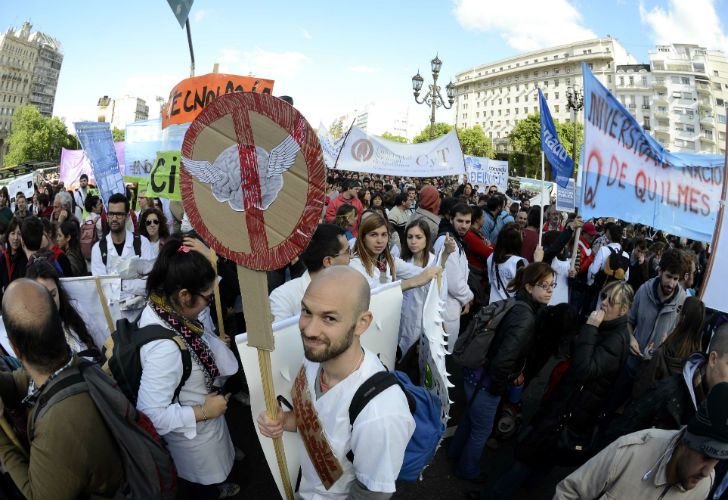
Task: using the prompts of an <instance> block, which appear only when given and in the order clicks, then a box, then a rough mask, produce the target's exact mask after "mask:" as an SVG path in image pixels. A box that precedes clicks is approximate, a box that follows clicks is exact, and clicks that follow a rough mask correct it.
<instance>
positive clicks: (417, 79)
mask: <svg viewBox="0 0 728 500" xmlns="http://www.w3.org/2000/svg"><path fill="white" fill-rule="evenodd" d="M430 66H431V69H432V85H429V86H428V91H427V94H426V95H425V97H423V98H422V100H420V99H419V97H420V90H422V84H423V83H424V81H425V80H424V78H422V76H420V72H419V70H417V74H416V75H415V76H413V77H412V90H413V91H414V95H415V102H416V103H417V104H423V103H427V105H428V106H430V140H432V138H433V137H432V134H433V133H434V132H435V109H437V108H439V107H440V106H442V107H443V108H445V109H450V108H452V103H453V101H454V100H455V85H453V83H452V81H451V82H450V83H448V84H447V85H446V86H445V94H446V95H447V101H448V103H449V104H445V100H444V99H443V98H442V95H441V94H440V87H439V86H438V85H437V77H438V76H439V74H440V68H442V61H441V60H440V58H439V57H437V56H435V58H434V59H433V60H432V61H430Z"/></svg>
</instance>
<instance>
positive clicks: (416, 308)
mask: <svg viewBox="0 0 728 500" xmlns="http://www.w3.org/2000/svg"><path fill="white" fill-rule="evenodd" d="M407 262H408V263H410V264H413V265H414V262H413V260H412V259H410V260H409V261H407ZM434 265H437V263H436V262H435V255H434V254H432V253H431V254H430V255H429V261H428V262H427V267H430V266H434ZM446 279H447V278H446V277H445V275H444V274H443V280H446ZM434 281H435V280H433V281H431V282H430V283H433V282H434ZM430 286H432V285H430ZM428 291H429V287H428V285H425V286H419V287H416V288H410V289H409V290H405V291H404V292H402V315H401V317H400V320H399V348H400V350H401V351H402V355H405V354H406V353H407V351H409V350H410V349H411V348H412V346H413V345H414V344H416V343H417V341H418V340H419V339H420V336H421V335H422V332H423V329H422V312H423V310H422V309H423V307H424V305H425V299H426V298H427V292H428ZM440 298H441V299H442V301H443V302H444V301H445V299H446V298H447V282H446V281H443V283H442V289H441V297H440Z"/></svg>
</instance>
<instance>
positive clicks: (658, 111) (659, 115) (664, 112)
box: [655, 108, 670, 120]
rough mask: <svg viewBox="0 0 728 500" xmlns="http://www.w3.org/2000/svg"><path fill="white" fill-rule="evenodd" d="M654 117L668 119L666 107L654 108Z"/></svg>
mask: <svg viewBox="0 0 728 500" xmlns="http://www.w3.org/2000/svg"><path fill="white" fill-rule="evenodd" d="M655 118H660V119H662V120H669V119H670V114H669V112H668V111H667V110H666V109H660V108H657V109H655Z"/></svg>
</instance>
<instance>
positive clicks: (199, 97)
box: [162, 73, 274, 128]
mask: <svg viewBox="0 0 728 500" xmlns="http://www.w3.org/2000/svg"><path fill="white" fill-rule="evenodd" d="M273 83H274V81H273V80H268V79H265V78H257V77H255V76H239V75H226V74H223V73H208V74H207V75H201V76H193V77H192V78H186V79H184V80H182V81H181V82H179V83H178V84H177V85H175V86H174V87H173V88H172V90H171V91H170V92H169V99H168V100H167V104H166V105H165V107H164V109H163V110H162V128H167V127H168V126H170V125H175V124H182V123H190V122H192V121H193V120H194V119H195V118H196V117H197V115H199V114H200V112H201V111H202V110H203V109H204V108H205V106H208V105H209V104H210V103H211V102H212V101H214V100H215V99H216V98H218V97H220V96H221V95H226V94H231V93H233V92H257V93H261V94H270V93H272V92H273Z"/></svg>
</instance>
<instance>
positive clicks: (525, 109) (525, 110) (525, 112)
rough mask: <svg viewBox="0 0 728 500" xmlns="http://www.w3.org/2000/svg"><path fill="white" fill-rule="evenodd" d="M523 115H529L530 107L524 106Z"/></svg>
mask: <svg viewBox="0 0 728 500" xmlns="http://www.w3.org/2000/svg"><path fill="white" fill-rule="evenodd" d="M523 114H524V115H527V114H528V106H523Z"/></svg>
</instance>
